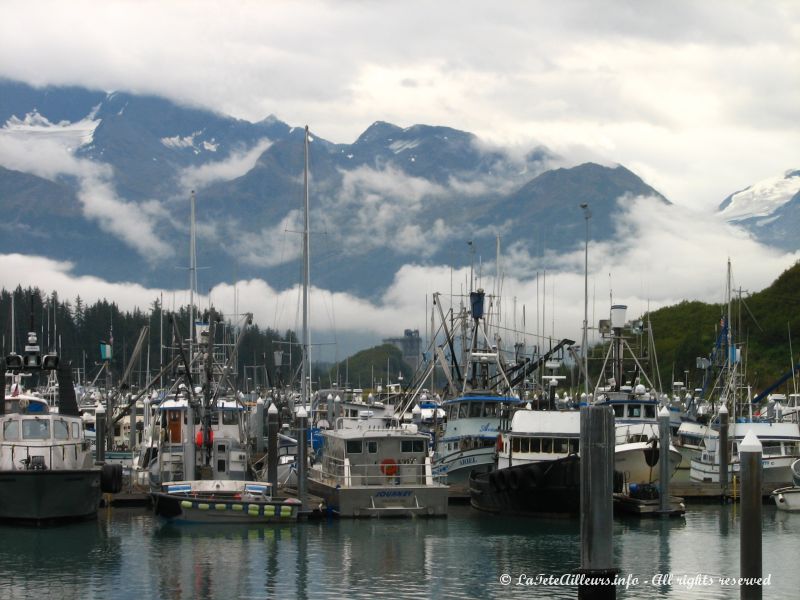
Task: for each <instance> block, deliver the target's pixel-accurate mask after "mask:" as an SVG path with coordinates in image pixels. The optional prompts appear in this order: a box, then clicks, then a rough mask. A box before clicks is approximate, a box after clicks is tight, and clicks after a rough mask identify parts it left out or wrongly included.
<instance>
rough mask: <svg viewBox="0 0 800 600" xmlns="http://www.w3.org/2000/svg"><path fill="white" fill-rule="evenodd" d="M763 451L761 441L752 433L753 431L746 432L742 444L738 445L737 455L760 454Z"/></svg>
mask: <svg viewBox="0 0 800 600" xmlns="http://www.w3.org/2000/svg"><path fill="white" fill-rule="evenodd" d="M762 450H763V446H762V445H761V441H760V440H759V439H758V436H757V435H756V434H755V433H753V430H752V429H751V430H750V431H748V432H747V435H746V436H744V439H743V440H742V443H741V444H739V453H740V454H741V453H742V452H761V451H762Z"/></svg>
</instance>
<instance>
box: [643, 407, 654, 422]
mask: <svg viewBox="0 0 800 600" xmlns="http://www.w3.org/2000/svg"><path fill="white" fill-rule="evenodd" d="M644 416H645V417H647V418H648V419H655V418H656V407H655V406H654V405H652V404H645V405H644Z"/></svg>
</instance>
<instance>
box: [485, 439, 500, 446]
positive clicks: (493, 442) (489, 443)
mask: <svg viewBox="0 0 800 600" xmlns="http://www.w3.org/2000/svg"><path fill="white" fill-rule="evenodd" d="M495 446H497V440H492V439H486V438H484V440H483V447H484V448H494V447H495Z"/></svg>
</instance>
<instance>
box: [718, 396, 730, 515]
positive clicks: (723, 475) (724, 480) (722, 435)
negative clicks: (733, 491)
mask: <svg viewBox="0 0 800 600" xmlns="http://www.w3.org/2000/svg"><path fill="white" fill-rule="evenodd" d="M728 423H729V419H728V409H727V408H726V407H725V405H724V404H723V405H722V406H720V408H719V447H718V448H717V457H718V458H719V493H720V496H722V501H723V502H725V498H727V496H728V464H729V463H730V456H729V455H728V453H729V451H730V447H729V446H728Z"/></svg>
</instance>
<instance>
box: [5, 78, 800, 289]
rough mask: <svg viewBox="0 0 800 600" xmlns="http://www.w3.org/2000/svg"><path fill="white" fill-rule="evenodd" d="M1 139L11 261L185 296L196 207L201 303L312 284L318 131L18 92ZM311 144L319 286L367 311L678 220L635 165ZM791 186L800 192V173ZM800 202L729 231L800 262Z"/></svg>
mask: <svg viewBox="0 0 800 600" xmlns="http://www.w3.org/2000/svg"><path fill="white" fill-rule="evenodd" d="M0 124H2V127H0V165H3V166H2V167H0V208H2V209H3V211H4V213H5V214H6V215H7V218H6V219H5V220H4V223H3V225H2V231H3V248H4V251H5V252H18V253H22V254H31V255H41V256H44V257H48V258H52V259H56V260H65V261H70V262H72V263H73V266H74V273H75V274H76V275H94V276H97V277H101V278H103V279H105V280H107V281H110V282H122V281H135V282H138V283H141V284H142V285H144V286H151V287H167V288H169V287H172V288H175V287H179V288H180V287H182V286H183V283H182V282H183V280H184V279H187V277H186V276H185V274H184V271H181V270H180V268H181V267H185V266H186V265H187V264H188V246H189V243H188V237H189V235H188V228H189V196H190V192H191V190H195V191H196V194H197V230H198V241H197V252H198V265H200V266H201V267H204V269H203V270H202V271H201V272H200V274H199V281H200V285H201V288H203V289H209V288H211V287H212V286H213V285H215V284H218V283H220V282H230V281H234V280H237V279H238V280H241V279H249V278H263V279H265V280H266V281H269V282H270V285H272V286H273V287H275V288H278V289H281V288H287V287H290V286H292V285H294V284H296V283H297V282H298V281H299V273H300V267H299V257H300V252H301V247H300V236H299V235H298V234H297V232H298V231H299V230H301V229H302V202H303V139H304V131H303V128H302V127H293V126H291V125H289V124H287V123H284V122H282V121H280V120H279V119H278V118H276V117H274V116H269V117H267V118H265V119H264V120H262V121H259V122H256V123H251V122H247V121H243V120H239V119H233V118H230V117H227V116H225V115H220V114H217V113H214V112H211V111H208V110H204V109H199V108H193V107H187V106H179V105H177V104H175V103H173V102H171V101H168V100H166V99H163V98H158V97H153V96H140V95H135V94H130V93H106V92H99V91H93V90H86V89H82V88H74V87H63V88H55V87H48V88H33V87H30V86H27V85H24V84H20V83H17V82H13V81H0ZM311 136H312V140H313V141H312V142H311V144H310V159H309V162H310V197H311V217H310V220H311V229H312V242H311V244H312V255H313V266H312V278H313V282H314V283H315V285H318V286H320V287H324V288H326V289H329V290H332V291H346V292H350V293H353V294H356V295H358V296H360V297H365V298H375V297H376V296H377V295H378V294H380V293H381V291H382V290H383V289H384V288H386V286H388V285H389V284H390V283H391V282H392V279H393V277H394V276H395V274H396V273H397V272H398V270H399V269H400V268H402V267H403V266H404V265H409V264H413V265H423V266H424V265H450V266H453V267H456V268H458V267H463V266H464V265H469V264H470V261H475V260H476V259H477V260H481V258H482V257H483V261H484V262H489V261H490V260H492V259H493V258H494V254H495V246H496V240H497V238H498V237H499V238H500V240H501V244H502V248H503V250H504V252H508V254H509V256H511V257H512V259H510V260H509V261H508V262H507V263H505V264H504V268H505V269H507V270H508V271H509V272H511V273H514V272H515V270H516V274H517V275H519V276H523V277H524V276H526V275H529V274H530V273H529V270H530V269H531V268H533V267H531V265H532V264H534V263H535V262H536V259H537V257H542V256H544V255H547V254H560V253H566V252H570V251H575V250H576V249H579V248H581V247H582V245H583V241H584V235H585V229H584V228H585V221H584V213H583V212H582V210H581V208H580V204H581V203H588V204H589V206H590V210H591V213H592V221H591V238H592V240H593V241H599V242H602V241H605V240H609V239H611V238H612V237H613V236H615V235H617V229H618V228H619V225H620V223H619V221H620V219H621V218H622V215H623V214H624V213H625V211H626V210H627V208H628V207H629V205H630V204H631V203H633V202H635V201H636V199H637V198H640V197H651V198H655V199H656V200H657V202H659V203H661V204H663V205H664V206H666V207H669V206H671V205H670V203H669V201H668V200H667V199H666V198H665V197H664V196H663V195H661V194H660V193H659V192H658V191H657V190H655V189H653V188H652V187H651V186H649V185H648V184H647V183H646V182H644V181H643V180H642V179H641V178H639V177H638V176H637V175H636V174H634V173H633V172H632V171H630V170H629V169H627V168H625V167H624V166H622V165H615V166H604V165H600V164H595V163H584V164H579V165H577V166H569V167H567V166H564V164H565V162H566V161H564V160H563V158H562V157H559V156H557V155H555V154H554V153H553V152H551V151H550V150H548V149H547V148H544V147H535V148H531V149H529V150H528V151H527V152H524V153H520V152H512V151H510V150H508V149H504V148H499V147H490V146H489V145H487V144H485V143H483V142H482V141H481V140H479V139H478V138H477V137H476V136H474V135H473V134H470V133H468V132H464V131H458V130H455V129H451V128H447V127H437V126H432V125H414V126H411V127H406V128H401V127H398V126H396V125H393V124H391V123H386V122H382V121H378V122H375V123H373V124H372V125H371V126H370V127H368V128H367V129H366V130H365V131H364V132H363V133H362V134H361V135H360V136H359V137H358V138H357V139H356V140H355V141H354V142H353V143H349V144H344V143H335V142H332V141H328V140H325V139H323V138H321V137H319V136H317V135H315V134H314V133H313V128H312V132H311ZM786 178H787V180H789V181H791V182H795V181H800V177H799V176H798V172H794V173H793V174H787V175H786ZM789 187H791V186H789ZM797 187H798V188H800V186H797ZM781 189H783V190H784V191H786V189H788V188H787V186H786V185H784V186H783V188H781ZM792 189H794V188H792ZM790 191H791V190H790ZM796 192H797V190H795V195H794V196H793V197H791V198H789V199H788V200H786V201H785V202H783V203H781V204H779V205H776V206H774V207H773V208H772V209H771V211H770V212H768V213H766V214H762V213H763V211H762V212H758V211H756V210H755V209H753V210H750V211H749V212H748V210H749V209H748V208H747V207H748V206H750V207H751V208H752V206H753V202H754V200H753V198H755V197H756V196H757V194H755V193H750V196H749V197H748V196H747V194H745V192H739V193H737V194H733V195H732V196H731V197H730V198H729V199H728V200H726V201H725V202H724V203H723V205H722V206H721V215H722V216H723V217H726V218H728V220H729V221H732V222H736V223H738V224H740V225H742V226H744V227H746V228H747V229H748V230H750V231H753V232H754V234H755V235H757V236H758V237H759V239H761V240H762V241H763V242H764V243H767V244H770V243H774V245H776V246H778V247H780V248H784V249H789V248H796V247H797V244H796V242H793V239H791V237H790V236H789V232H790V231H792V229H793V227H794V225H792V223H795V222H796V221H797V220H798V219H800V216H796V215H800V213H798V211H797V210H795V206H796V204H797V203H798V202H799V201H800V200H798V196H797V194H796ZM787 193H788V192H787ZM743 207H744V208H743ZM476 254H477V257H476ZM526 269H527V271H526ZM201 291H202V290H201Z"/></svg>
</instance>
